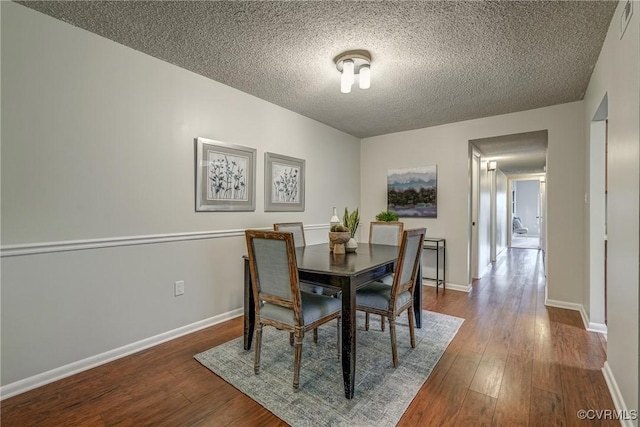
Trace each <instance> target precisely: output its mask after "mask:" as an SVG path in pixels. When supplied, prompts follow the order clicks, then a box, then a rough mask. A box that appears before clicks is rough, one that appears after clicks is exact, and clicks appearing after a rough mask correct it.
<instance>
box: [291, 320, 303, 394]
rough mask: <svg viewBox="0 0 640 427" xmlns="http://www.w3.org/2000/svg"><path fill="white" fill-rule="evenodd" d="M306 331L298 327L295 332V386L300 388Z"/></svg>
mask: <svg viewBox="0 0 640 427" xmlns="http://www.w3.org/2000/svg"><path fill="white" fill-rule="evenodd" d="M303 337H304V331H303V330H302V329H296V332H295V334H294V339H295V342H294V343H293V388H294V389H295V390H297V389H298V386H299V385H300V360H301V359H302V338H303Z"/></svg>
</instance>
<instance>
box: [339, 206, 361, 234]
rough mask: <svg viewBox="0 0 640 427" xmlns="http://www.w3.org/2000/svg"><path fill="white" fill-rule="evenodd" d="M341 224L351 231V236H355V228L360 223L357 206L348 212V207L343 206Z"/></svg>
mask: <svg viewBox="0 0 640 427" xmlns="http://www.w3.org/2000/svg"><path fill="white" fill-rule="evenodd" d="M342 225H344V226H345V227H347V228H348V229H349V230H350V231H351V237H353V238H355V237H356V230H357V229H358V226H359V225H360V212H358V208H356V210H354V211H353V212H351V213H349V209H347V208H344V215H343V216H342Z"/></svg>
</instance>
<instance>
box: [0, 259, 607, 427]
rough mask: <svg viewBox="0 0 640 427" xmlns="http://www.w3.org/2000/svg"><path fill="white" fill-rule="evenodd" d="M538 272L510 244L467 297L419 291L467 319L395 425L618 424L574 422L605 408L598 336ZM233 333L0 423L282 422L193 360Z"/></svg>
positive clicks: (96, 375)
mask: <svg viewBox="0 0 640 427" xmlns="http://www.w3.org/2000/svg"><path fill="white" fill-rule="evenodd" d="M544 280H545V279H544V274H543V269H542V258H541V256H540V255H539V252H538V251H536V250H531V249H511V250H509V251H508V252H507V253H506V255H504V256H502V257H501V258H500V259H499V260H498V261H497V262H496V264H495V266H494V267H493V268H492V269H491V271H490V272H489V273H488V274H487V275H485V277H483V278H482V279H481V280H479V281H477V282H475V283H474V285H473V290H472V291H471V292H470V293H469V294H467V293H462V292H455V291H444V292H442V290H441V292H440V293H439V295H436V293H435V289H434V288H431V287H425V288H424V307H425V308H426V309H428V310H432V311H437V312H440V313H446V314H450V315H453V316H458V317H462V318H464V319H465V322H464V324H463V325H462V327H461V329H460V331H459V333H458V334H457V335H456V337H455V339H454V340H453V341H452V343H451V344H450V345H449V347H448V348H447V350H446V352H445V354H444V355H443V357H442V359H441V360H440V362H439V363H438V365H437V366H436V368H435V369H434V371H433V372H432V374H431V376H430V377H429V379H428V380H427V382H426V383H425V384H424V386H423V387H422V389H421V390H420V391H419V393H418V394H417V396H416V397H415V399H414V400H413V402H412V403H411V405H410V406H409V408H408V410H407V411H406V413H405V414H404V416H403V417H402V419H401V420H400V423H399V425H400V426H444V425H451V426H475V425H478V426H489V425H492V426H573V425H581V424H585V425H586V424H589V425H616V426H617V425H619V423H618V422H616V421H602V422H600V421H597V422H593V421H590V422H587V421H581V420H579V419H578V417H577V415H576V414H577V411H578V410H579V409H614V405H613V402H612V400H611V397H610V395H609V392H608V390H607V386H606V384H605V381H604V377H603V375H602V373H601V371H600V369H601V368H602V366H603V363H604V361H605V359H606V341H604V340H603V339H602V338H601V337H600V336H599V334H595V333H591V332H587V331H585V329H584V327H583V325H582V321H581V319H580V315H579V313H578V312H575V311H569V310H562V309H555V308H547V307H545V306H544ZM241 334H242V319H240V318H237V319H233V320H230V321H228V322H225V323H223V324H220V325H216V326H213V327H210V328H207V329H205V330H202V331H199V332H196V333H193V334H190V335H188V336H185V337H181V338H178V339H175V340H173V341H170V342H168V343H164V344H161V345H158V346H156V347H153V348H151V349H148V350H145V351H142V352H140V353H137V354H134V355H131V356H128V357H125V358H123V359H120V360H117V361H114V362H111V363H109V364H106V365H103V366H100V367H97V368H94V369H91V370H89V371H86V372H83V373H80V374H77V375H74V376H72V377H69V378H65V379H63V380H60V381H57V382H55V383H51V384H48V385H46V386H43V387H41V388H38V389H36V390H32V391H30V392H27V393H23V394H21V395H18V396H15V397H13V398H10V399H6V400H5V401H3V402H2V408H1V412H0V421H1V423H2V426H3V427H9V426H21V427H22V426H29V425H37V426H111V425H121V426H122V425H124V426H127V425H131V426H133V425H135V426H140V425H154V426H155V425H158V426H164V425H166V426H190V425H201V426H279V425H286V424H285V423H283V422H282V421H280V420H279V419H278V418H276V417H275V416H274V415H272V414H271V413H270V412H268V411H266V410H265V409H263V408H262V407H261V406H260V405H258V404H257V403H255V402H254V401H253V400H251V399H249V398H248V397H246V396H245V395H244V394H242V393H241V392H239V391H238V390H236V389H235V388H234V387H232V386H231V385H229V384H227V383H226V382H225V381H223V380H222V379H220V378H219V377H217V376H216V375H214V374H212V373H211V372H210V371H209V370H207V369H206V368H204V367H203V366H201V365H200V364H199V363H198V362H196V361H195V360H194V359H193V355H194V354H196V353H199V352H202V351H204V350H207V349H209V348H211V347H213V346H216V345H218V344H221V343H223V342H226V341H228V340H231V339H233V338H236V337H238V336H240V335H241ZM389 353H391V352H389ZM389 357H391V355H389ZM400 363H402V361H400Z"/></svg>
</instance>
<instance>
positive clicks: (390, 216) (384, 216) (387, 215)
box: [376, 211, 400, 222]
mask: <svg viewBox="0 0 640 427" xmlns="http://www.w3.org/2000/svg"><path fill="white" fill-rule="evenodd" d="M399 218H400V217H399V216H398V214H397V213H395V212H391V211H382V212H380V213H379V214H378V215H376V221H385V222H391V221H397V220H398V219H399Z"/></svg>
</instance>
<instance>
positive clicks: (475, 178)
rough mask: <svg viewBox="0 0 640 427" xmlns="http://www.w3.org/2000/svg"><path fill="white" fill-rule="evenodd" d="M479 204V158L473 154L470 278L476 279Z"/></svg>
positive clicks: (478, 271) (477, 273) (478, 242)
mask: <svg viewBox="0 0 640 427" xmlns="http://www.w3.org/2000/svg"><path fill="white" fill-rule="evenodd" d="M479 203H480V156H479V155H477V154H476V153H473V159H472V162H471V278H472V279H478V278H479V276H480V266H479V262H478V245H479V244H480V239H479V236H478V205H479Z"/></svg>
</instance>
